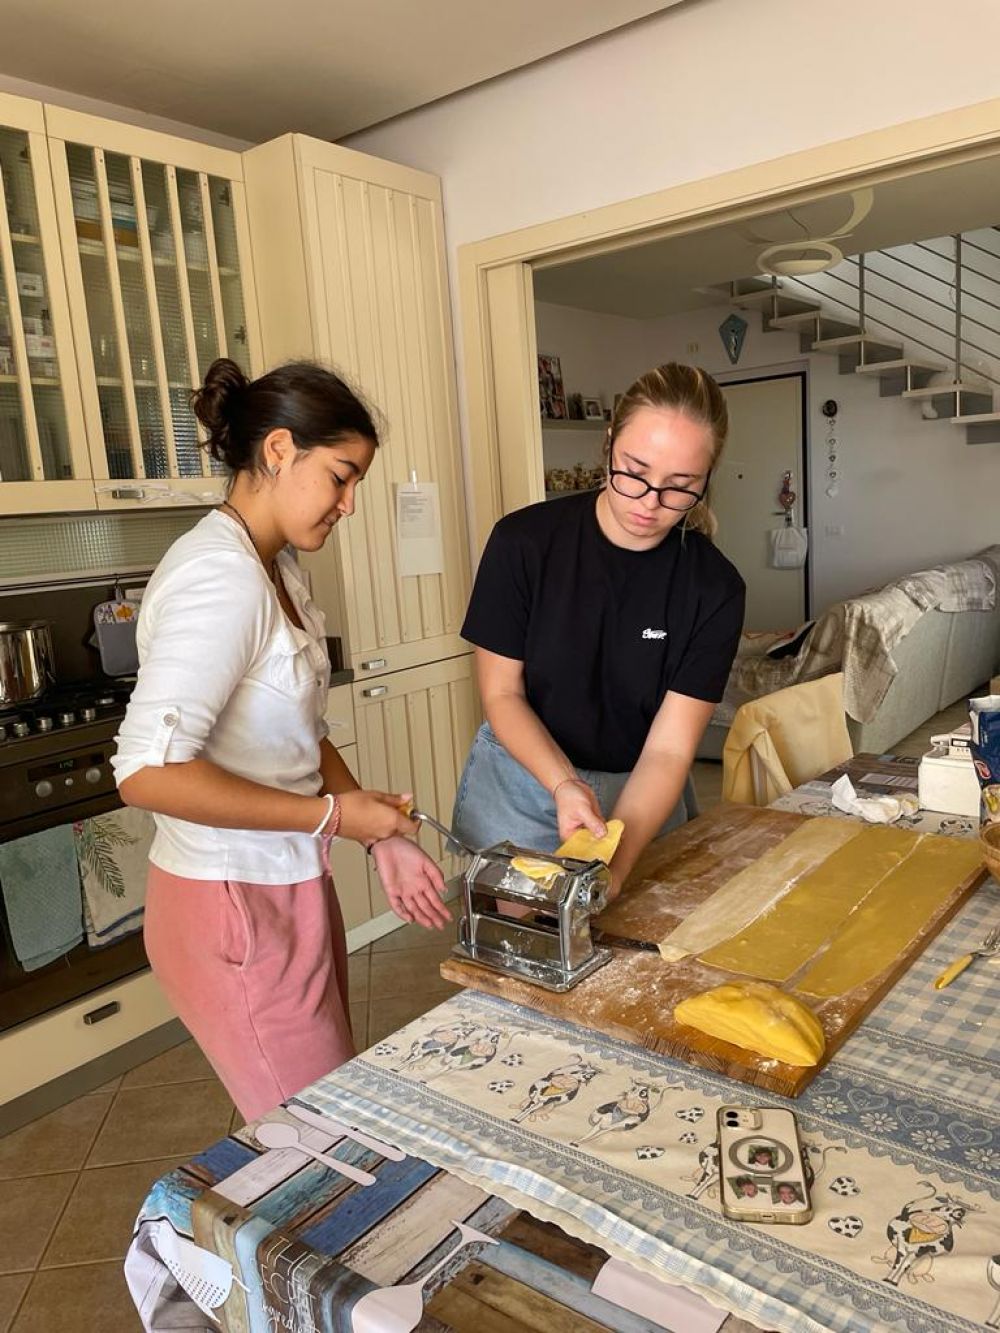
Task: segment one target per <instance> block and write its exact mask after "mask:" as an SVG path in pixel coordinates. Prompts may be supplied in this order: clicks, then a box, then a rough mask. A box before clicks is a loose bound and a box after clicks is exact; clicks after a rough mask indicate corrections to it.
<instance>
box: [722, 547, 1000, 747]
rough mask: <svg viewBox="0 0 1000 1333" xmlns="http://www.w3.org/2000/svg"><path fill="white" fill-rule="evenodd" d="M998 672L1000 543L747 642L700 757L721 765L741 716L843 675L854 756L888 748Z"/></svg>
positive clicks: (923, 571)
mask: <svg viewBox="0 0 1000 1333" xmlns="http://www.w3.org/2000/svg"><path fill="white" fill-rule="evenodd" d="M998 665H1000V546H991V547H988V548H987V549H986V550H985V551H980V552H978V553H977V554H976V555H975V556H972V557H970V558H969V559H968V560H964V561H958V562H956V563H954V564H952V565H939V566H935V567H934V568H933V569H930V570H920V571H917V572H916V573H914V574H910V575H905V576H902V577H901V578H899V579H896V580H893V581H891V582H890V583H887V584H885V585H884V586H883V587H881V588H876V589H871V590H868V591H867V592H865V593H861V594H859V595H858V597H856V598H849V599H848V600H846V601H844V602H838V603H837V604H836V605H835V606H832V607H830V608H829V610H827V611H826V612H824V613H823V615H822V616H820V617H819V618H818V619H817V620H816V621H815V622H811V623H810V624H808V625H806V626H802V627H799V628H798V629H797V630H794V631H791V632H788V631H786V632H784V633H779V632H775V633H774V634H770V635H768V634H761V635H745V636H744V637H743V640H742V641H741V644H740V651H739V653H738V655H737V658H736V661H735V662H734V664H733V670H732V672H731V673H730V677H729V682H728V684H727V687H726V692H725V695H724V697H723V700H722V702H721V703H720V704H719V706H718V707H717V708H716V710H715V713H714V715H713V717H712V721H711V723H710V724H709V726H708V728H707V730H706V732H705V735H704V737H703V738H702V742H701V745H700V746H699V749H698V758H699V759H721V757H722V748H723V745H724V744H725V739H726V734H727V732H728V730H729V725H730V723H731V721H732V718H733V715H734V713H735V711H736V709H737V708H738V707H739V706H740V705H741V704H743V703H745V702H747V700H749V699H754V698H760V697H762V696H763V695H765V694H769V693H772V692H773V691H774V690H778V689H784V688H786V687H788V686H790V685H794V684H797V683H799V682H801V681H805V680H814V679H816V678H818V677H819V676H823V675H827V674H828V673H830V672H833V671H843V672H844V678H845V686H844V706H845V712H846V714H847V727H848V731H849V733H850V736H851V742H852V744H853V746H854V751H855V753H856V754H858V753H862V752H869V753H875V754H881V753H884V752H885V751H887V750H890V749H891V748H892V746H893V745H895V744H896V743H897V742H898V741H900V740H901V739H902V738H903V737H904V736H907V735H909V733H910V732H911V731H914V730H915V729H916V728H917V727H919V726H921V724H922V723H924V722H926V721H927V719H928V718H931V717H933V716H934V715H935V714H936V713H939V712H941V710H942V709H944V708H947V707H948V706H949V705H951V704H953V703H955V702H956V701H957V700H959V699H961V698H963V697H966V696H968V695H969V694H971V693H973V692H974V691H975V690H977V689H978V688H979V687H981V686H983V685H984V683H986V682H988V681H989V679H990V677H991V676H992V675H993V674H994V673H995V672H996V670H997V667H998Z"/></svg>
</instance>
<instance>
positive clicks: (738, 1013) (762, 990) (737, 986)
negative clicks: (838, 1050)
mask: <svg viewBox="0 0 1000 1333" xmlns="http://www.w3.org/2000/svg"><path fill="white" fill-rule="evenodd" d="M674 1018H675V1019H676V1020H677V1022H678V1023H686V1024H687V1025H688V1026H689V1027H693V1028H697V1029H698V1031H699V1032H706V1033H707V1034H708V1035H709V1036H710V1037H719V1038H720V1039H721V1040H722V1041H729V1042H732V1043H733V1045H734V1046H741V1047H743V1049H744V1050H747V1051H756V1052H757V1054H758V1055H766V1056H768V1057H769V1058H771V1059H773V1060H781V1061H782V1062H783V1063H784V1064H786V1065H815V1064H818V1063H819V1061H820V1059H821V1058H822V1055H823V1052H824V1051H825V1050H826V1038H825V1036H824V1035H823V1029H822V1028H821V1027H820V1025H819V1020H818V1019H817V1018H816V1015H815V1014H814V1013H813V1012H812V1010H811V1009H807V1008H806V1006H805V1005H804V1004H803V1003H802V1002H801V1001H800V1000H797V999H795V997H794V996H793V995H788V994H787V993H786V992H785V991H783V990H779V989H778V988H777V986H769V985H767V984H766V983H765V982H763V981H737V982H732V983H729V984H727V985H725V986H716V987H715V989H714V990H709V991H703V992H702V994H701V995H693V996H691V998H690V999H688V1000H682V1001H681V1002H680V1004H678V1005H677V1006H676V1007H675V1008H674Z"/></svg>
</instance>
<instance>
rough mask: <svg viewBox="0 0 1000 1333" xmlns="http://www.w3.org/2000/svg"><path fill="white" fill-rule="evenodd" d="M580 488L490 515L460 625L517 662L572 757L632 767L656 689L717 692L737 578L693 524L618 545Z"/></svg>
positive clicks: (736, 619) (696, 694) (537, 706)
mask: <svg viewBox="0 0 1000 1333" xmlns="http://www.w3.org/2000/svg"><path fill="white" fill-rule="evenodd" d="M594 505H595V497H594V495H593V494H584V495H579V496H576V495H574V496H563V497H560V498H559V499H558V500H550V501H546V502H543V503H542V504H535V505H530V506H529V507H528V508H527V509H520V510H518V511H517V512H516V513H513V514H508V515H506V517H504V518H502V519H501V520H500V522H499V523H497V525H496V527H495V528H494V529H493V532H492V534H491V536H490V539H489V541H488V543H487V545H486V549H485V551H484V552H483V558H482V561H481V563H480V565H479V572H478V573H477V575H476V583H475V587H474V588H473V592H472V600H471V601H470V603H469V610H468V613H467V615H466V617H465V624H464V625H463V626H462V636H463V638H465V639H467V640H468V641H469V642H470V643H474V644H476V645H477V646H478V647H480V648H486V649H488V650H489V651H490V652H493V653H499V654H500V655H501V656H502V657H511V658H514V659H516V660H517V661H521V662H523V663H524V683H525V692H526V694H527V698H528V702H529V703H530V704H531V706H532V708H533V709H534V710H535V712H536V713H537V714H538V716H539V717H540V718H541V720H542V721H543V722H544V723H545V726H546V727H547V728H548V730H549V731H550V733H551V734H552V736H553V737H554V738H555V740H556V741H557V742H558V743H559V745H560V746H561V747H562V748H563V750H564V751H565V753H566V755H567V756H568V758H569V759H570V760H572V762H573V763H574V764H575V765H576V766H577V767H578V768H593V769H598V770H602V771H604V772H609V773H624V772H627V771H629V770H630V769H632V768H634V766H635V763H636V761H637V760H638V758H639V754H640V752H641V750H642V747H643V745H644V744H645V741H646V736H647V734H648V732H649V728H650V726H651V725H652V722H653V718H654V717H655V715H656V712H657V709H658V708H659V706H660V704H661V703H662V702H663V698H664V695H665V694H666V693H667V691H668V690H672V691H674V692H675V693H677V694H685V695H689V696H691V697H692V698H695V699H706V700H709V701H710V702H712V703H717V702H718V701H719V699H721V698H722V693H723V690H724V689H725V685H726V680H727V677H728V675H729V668H730V667H731V665H732V661H733V657H734V656H735V654H736V648H737V644H738V643H739V636H740V630H741V628H742V626H743V599H744V585H743V580H742V579H741V578H740V576H739V574H738V573H737V571H736V570H735V569H734V567H733V566H732V565H731V564H730V562H729V561H728V560H727V559H726V557H725V556H724V555H723V554H722V553H721V552H720V551H719V550H718V549H717V548H716V547H715V546H713V545H712V543H711V541H709V539H708V538H707V537H705V536H703V535H702V534H701V533H698V532H687V533H685V534H683V535H682V534H681V532H680V530H679V528H673V529H672V530H671V531H670V532H669V533H668V534H667V536H666V537H665V538H664V540H663V541H662V542H661V543H660V544H659V546H656V547H653V548H652V549H651V550H646V551H630V550H626V549H625V548H624V547H621V546H615V545H614V543H612V542H610V541H608V539H607V537H605V535H604V533H603V532H602V531H601V529H600V526H599V524H598V521H597V515H596V512H595V508H594Z"/></svg>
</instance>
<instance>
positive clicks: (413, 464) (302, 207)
mask: <svg viewBox="0 0 1000 1333" xmlns="http://www.w3.org/2000/svg"><path fill="white" fill-rule="evenodd" d="M243 171H244V180H245V184H246V192H247V204H248V209H249V218H250V234H251V242H252V250H253V265H254V275H255V282H256V288H257V297H258V305H259V310H260V316H261V330H262V338H263V349H264V357H265V360H266V362H267V363H268V364H269V365H271V364H274V363H276V362H280V361H283V360H287V359H290V358H294V357H302V356H308V357H318V358H320V359H321V360H322V361H324V362H327V363H328V364H332V365H334V366H335V367H337V368H338V369H339V370H340V371H341V372H342V373H343V374H344V375H345V377H346V378H348V379H349V380H350V381H351V382H352V383H353V384H354V385H355V386H356V387H359V388H360V389H361V390H362V392H363V393H364V395H365V396H366V397H367V398H368V400H369V401H370V402H371V403H372V404H374V407H375V409H376V417H377V420H378V421H379V423H380V433H381V437H382V446H381V448H380V449H379V451H378V454H377V456H376V458H375V461H374V463H373V464H372V467H371V470H370V472H369V473H368V476H367V477H366V479H365V481H364V483H363V484H362V485H361V486H360V487H359V488H358V503H357V513H356V514H355V516H354V517H353V518H351V519H350V521H349V522H346V523H341V524H339V525H338V526H337V527H336V528H335V530H334V536H332V537H331V539H330V541H329V542H328V543H327V546H326V548H324V550H323V551H321V552H319V553H318V554H317V555H314V556H306V557H303V564H304V565H305V566H306V568H307V569H308V570H309V572H310V574H311V576H312V580H313V588H314V592H315V594H316V596H317V600H318V601H319V602H320V604H321V605H322V606H323V609H324V611H325V612H326V614H327V617H328V621H329V622H330V632H331V633H339V634H341V636H342V637H343V638H344V639H345V643H346V650H347V651H346V654H345V661H346V662H347V664H348V665H350V666H353V668H354V670H355V672H356V673H357V674H358V675H359V676H379V675H382V674H385V673H389V672H394V671H398V670H402V669H405V668H409V667H413V666H416V665H419V664H420V663H424V662H430V661H435V660H440V659H443V658H447V657H451V656H454V655H456V654H458V653H463V652H466V651H467V646H466V645H465V644H464V643H463V642H462V640H461V638H460V637H459V630H460V628H461V624H462V618H463V616H464V614H465V608H466V604H467V601H468V594H469V586H470V570H469V552H468V544H467V537H466V521H465V505H464V499H463V490H462V470H461V457H460V449H459V442H458V424H457V412H456V404H455V377H454V361H453V355H454V354H453V347H452V334H451V322H450V310H449V303H448V292H447V279H446V269H445V252H444V239H443V227H442V221H441V187H440V182H439V181H438V179H437V178H436V177H434V176H431V175H428V174H427V173H425V172H419V171H413V170H411V169H410V168H408V167H402V166H399V165H398V164H396V163H391V162H383V161H381V160H380V159H378V158H373V157H369V156H367V155H366V154H363V153H357V152H354V151H352V150H350V149H346V148H340V147H337V146H336V145H333V144H328V143H322V142H320V141H319V140H316V139H310V138H307V137H305V136H303V135H297V134H290V135H286V136H284V137H283V138H281V139H276V140H274V141H273V142H271V143H267V144H262V145H261V146H260V147H258V148H253V149H251V150H249V151H248V152H247V153H245V154H244V155H243ZM414 477H415V478H416V479H417V480H418V481H419V482H432V483H435V484H436V485H437V488H438V502H439V513H440V527H441V541H442V551H443V565H442V569H441V572H440V573H435V574H422V575H419V576H408V575H406V574H404V573H403V571H402V570H401V569H400V565H399V560H398V555H397V549H396V503H397V491H398V488H399V487H401V486H406V485H407V484H408V483H409V482H410V481H411V479H412V478H414ZM362 753H363V749H362ZM362 762H364V760H362Z"/></svg>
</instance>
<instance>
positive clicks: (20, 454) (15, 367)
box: [0, 93, 94, 514]
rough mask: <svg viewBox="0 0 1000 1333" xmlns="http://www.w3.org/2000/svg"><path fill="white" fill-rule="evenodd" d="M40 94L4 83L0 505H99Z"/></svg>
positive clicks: (6, 508)
mask: <svg viewBox="0 0 1000 1333" xmlns="http://www.w3.org/2000/svg"><path fill="white" fill-rule="evenodd" d="M89 476H90V458H89V455H88V452H87V439H86V433H85V431H84V428H83V417H82V412H81V409H80V385H79V379H78V376H77V366H76V358H75V356H74V351H73V335H72V330H71V326H70V318H69V306H68V302H67V299H66V283H65V275H64V273H63V261H62V253H61V250H60V246H59V230H58V226H57V223H56V211H55V204H54V199H53V194H52V179H51V175H50V170H49V159H48V153H47V151H46V144H45V120H44V111H43V108H42V105H41V103H40V102H32V101H28V100H25V99H23V98H19V97H10V96H8V95H6V94H4V93H0V514H11V513H44V512H53V511H59V510H66V509H86V508H93V505H94V492H93V486H92V484H91V482H90V481H89V480H88V478H89Z"/></svg>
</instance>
